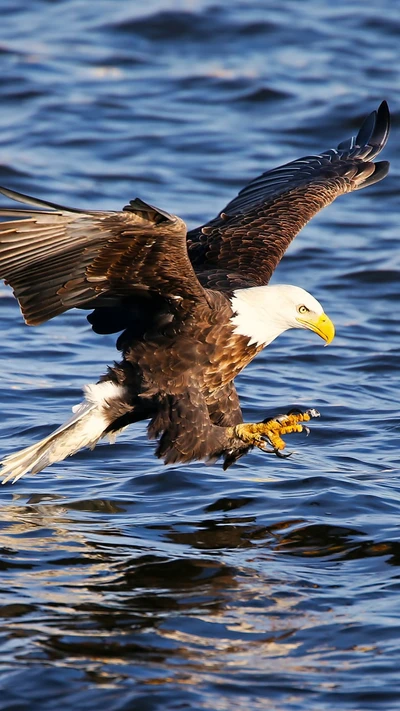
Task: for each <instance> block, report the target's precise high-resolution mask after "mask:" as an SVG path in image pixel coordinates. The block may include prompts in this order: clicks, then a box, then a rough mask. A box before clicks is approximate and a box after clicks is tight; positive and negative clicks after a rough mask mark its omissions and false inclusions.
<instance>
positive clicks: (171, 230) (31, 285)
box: [0, 188, 205, 325]
mask: <svg viewBox="0 0 400 711" xmlns="http://www.w3.org/2000/svg"><path fill="white" fill-rule="evenodd" d="M0 192H2V193H3V194H4V195H5V196H6V197H9V198H12V199H13V200H18V201H19V202H24V203H26V204H28V205H32V206H34V207H35V208H36V207H40V208H44V209H42V210H37V209H16V208H15V209H8V208H0V217H1V218H6V220H5V221H3V222H0V278H2V279H4V280H5V281H6V283H9V284H10V285H11V286H12V288H13V290H14V294H15V296H16V297H17V299H18V301H19V303H20V306H21V310H22V313H23V315H24V318H25V320H26V322H27V323H28V324H31V325H36V324H39V323H42V322H43V321H46V320H48V319H50V318H53V317H54V316H57V315H58V314H60V313H62V312H64V311H66V310H67V309H70V308H73V307H75V306H84V305H85V304H86V303H87V302H93V301H95V300H96V298H98V297H99V295H106V296H108V297H109V298H110V299H111V298H113V297H126V296H128V297H129V295H131V294H133V293H135V294H137V292H138V291H140V290H149V291H154V292H156V293H158V294H161V295H163V296H165V297H172V298H175V299H176V298H178V299H186V300H189V301H190V300H199V299H204V298H205V292H204V289H203V288H202V286H201V285H200V283H199V281H198V279H197V277H196V275H195V272H194V270H193V267H192V265H191V263H190V261H189V258H188V254H187V247H186V225H185V223H184V222H183V221H182V220H181V219H179V218H178V217H176V216H174V215H170V214H169V213H167V212H163V211H162V210H158V209H157V208H154V207H153V206H151V205H147V204H146V203H144V202H143V201H141V200H139V199H136V200H132V201H131V202H130V204H129V205H127V206H126V207H125V208H124V209H123V211H122V212H107V211H88V212H85V211H83V210H75V209H71V208H64V207H62V206H60V205H56V204H54V203H46V202H44V201H42V200H37V199H36V198H30V197H28V196H25V195H22V194H20V193H16V192H14V191H11V190H8V189H6V188H0ZM10 217H14V218H16V219H12V220H10V219H7V218H10Z"/></svg>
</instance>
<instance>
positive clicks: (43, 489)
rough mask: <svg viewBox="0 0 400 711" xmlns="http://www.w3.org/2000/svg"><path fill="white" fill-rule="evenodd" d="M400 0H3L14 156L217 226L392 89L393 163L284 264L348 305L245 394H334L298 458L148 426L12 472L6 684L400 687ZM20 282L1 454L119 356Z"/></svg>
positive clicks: (329, 307)
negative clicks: (162, 433)
mask: <svg viewBox="0 0 400 711" xmlns="http://www.w3.org/2000/svg"><path fill="white" fill-rule="evenodd" d="M399 30H400V26H399V11H398V6H397V3H395V2H393V0H381V2H380V3H365V2H358V1H355V0H353V1H348V0H338V1H336V2H323V1H320V2H318V1H317V0H309V1H308V2H301V3H300V2H295V0H281V1H280V2H279V3H278V2H268V1H262V0H246V2H245V1H244V0H243V1H242V2H240V1H239V0H234V1H233V2H229V3H228V2H223V1H222V0H215V1H214V2H208V1H207V0H181V1H180V2H178V0H177V1H176V2H173V1H172V0H170V1H168V0H158V1H157V0H148V2H146V3H144V2H138V1H137V2H134V1H133V0H132V1H130V2H129V1H128V0H121V1H120V2H107V1H106V0H98V1H97V2H89V1H86V2H85V0H69V1H68V0H60V1H59V2H50V1H48V2H45V1H44V0H30V2H26V1H23V0H3V2H2V7H1V29H0V52H1V55H0V66H1V72H0V96H1V110H0V129H1V130H0V180H1V183H2V184H6V185H8V186H9V187H11V188H14V189H17V190H21V191H23V192H27V193H30V194H34V195H38V196H42V197H44V198H48V199H50V200H53V201H59V202H61V203H64V204H71V205H75V206H81V207H91V208H102V207H106V208H107V207H109V208H115V209H119V208H121V207H122V206H123V205H124V204H126V202H127V200H129V199H130V198H133V197H135V196H136V195H139V196H141V197H142V198H143V199H144V200H147V201H149V202H152V203H154V204H156V205H159V206H160V207H162V208H165V209H167V210H170V211H172V212H175V213H178V214H179V215H181V216H182V217H184V218H185V219H186V220H187V222H188V224H189V225H190V226H191V227H192V226H195V225H196V224H198V223H199V222H201V221H204V219H205V218H209V217H212V216H213V215H214V214H215V213H216V212H217V211H218V210H220V209H221V208H222V207H223V206H224V204H225V203H226V202H227V201H228V200H229V199H230V198H231V197H232V196H233V195H234V194H235V192H236V191H237V190H238V189H239V188H240V187H241V186H242V185H244V184H245V183H246V181H247V180H248V179H250V178H251V177H253V176H255V175H257V174H259V173H261V172H263V171H264V170H266V169H268V168H270V167H273V166H275V165H278V164H279V163H282V162H284V161H287V160H290V159H293V158H296V157H299V156H301V155H304V154H307V153H310V152H317V151H319V150H323V149H325V148H328V147H330V146H334V145H336V143H337V142H338V141H340V140H342V139H344V138H347V137H348V136H349V135H351V134H352V133H354V132H355V131H356V130H357V128H358V126H359V124H360V122H361V120H362V118H363V117H364V116H365V115H366V114H367V113H369V112H370V111H371V110H372V109H374V108H375V107H376V106H377V105H378V103H379V102H380V101H381V100H382V99H384V98H386V99H387V100H388V101H389V104H390V106H391V109H392V112H393V114H394V128H393V131H392V134H391V138H390V142H389V145H388V147H387V149H386V151H385V154H384V156H383V157H384V158H385V159H390V160H391V161H392V170H391V173H390V176H389V177H388V178H387V179H386V180H385V181H384V182H383V183H380V184H379V185H377V186H375V187H373V188H372V189H370V190H366V191H363V192H361V193H353V194H351V195H349V196H345V197H343V198H341V199H340V200H339V201H338V202H337V203H335V204H334V205H333V206H332V207H330V208H329V209H327V210H325V211H324V212H323V213H321V214H320V215H319V216H318V217H317V218H316V219H314V220H313V222H312V224H310V225H309V226H308V227H307V228H306V229H305V230H304V232H303V233H302V234H301V236H300V237H299V238H298V239H297V240H296V242H295V243H294V244H293V245H292V247H291V249H290V250H289V253H288V255H287V256H286V258H285V259H284V261H283V262H282V263H281V265H280V266H279V269H278V270H277V273H276V281H279V282H286V283H294V284H298V285H301V286H303V287H305V288H307V289H309V290H310V291H311V292H312V293H313V294H314V295H315V296H316V297H317V298H318V299H319V300H321V301H322V303H323V304H324V306H325V308H326V311H327V312H328V313H329V314H330V315H331V317H332V318H333V320H334V321H335V323H336V326H337V338H336V339H335V341H334V343H333V344H332V346H330V347H329V348H327V349H324V348H322V347H321V344H320V342H319V340H318V339H317V338H316V337H315V336H313V334H309V333H306V332H304V333H301V332H291V333H288V334H286V335H284V336H282V337H281V338H280V339H278V341H276V342H275V343H274V344H273V345H271V346H270V347H269V348H268V349H267V350H266V351H265V353H264V354H262V355H261V356H260V357H259V358H258V359H257V361H256V362H254V363H253V365H252V366H251V367H249V368H248V369H247V370H246V371H245V373H244V374H243V375H242V376H241V377H240V378H239V380H238V387H239V391H240V394H241V398H242V402H243V403H244V411H245V416H246V419H249V420H253V419H257V420H258V419H261V418H263V417H265V415H266V414H267V413H273V412H275V413H276V412H281V411H285V410H286V409H287V408H288V407H290V406H291V405H293V404H297V405H301V406H303V405H304V406H315V407H317V408H318V409H319V410H320V411H321V413H322V418H321V421H320V422H316V423H315V424H314V425H313V428H312V434H311V436H310V437H309V438H308V439H307V440H306V439H305V438H303V437H302V436H298V437H297V438H295V437H293V438H292V440H291V442H290V446H291V448H292V449H293V448H294V449H295V450H296V452H297V453H296V454H295V455H294V456H293V457H292V458H291V459H290V460H288V461H280V460H278V459H276V458H272V457H267V456H262V455H261V454H259V453H254V454H252V455H250V456H248V457H247V458H245V459H242V460H241V461H240V463H239V464H238V465H237V466H236V467H234V468H232V469H229V470H228V472H226V473H224V472H223V471H222V469H221V468H220V467H218V466H209V467H206V466H204V465H203V464H192V465H190V466H179V467H169V468H164V467H163V466H162V464H160V463H159V462H158V461H157V460H156V459H155V458H154V456H153V445H152V444H151V443H149V442H147V441H146V438H145V434H144V427H142V426H137V427H132V428H131V429H130V431H128V432H127V433H126V434H124V436H123V437H121V438H120V439H119V441H118V442H117V444H116V445H115V446H113V447H109V446H107V445H101V446H99V447H97V448H96V450H95V451H94V452H93V453H90V452H82V453H80V454H78V455H77V456H75V457H74V458H73V459H70V460H68V461H67V462H63V463H61V464H58V465H55V466H53V467H52V468H50V469H48V470H46V471H44V472H42V473H41V474H39V475H37V476H36V477H29V476H28V477H26V478H24V479H23V480H21V481H20V482H19V483H18V484H16V485H15V486H14V487H13V486H11V485H7V486H5V487H3V488H2V489H1V492H0V493H1V510H0V516H1V537H0V545H1V576H0V581H1V589H2V590H1V603H0V605H1V606H0V615H1V618H2V625H1V636H2V648H1V659H2V665H3V666H2V669H3V677H2V687H3V689H4V691H3V692H2V695H1V697H0V708H1V709H7V710H10V711H11V709H12V710H13V711H20V710H21V709H30V710H32V711H36V710H38V711H39V710H40V711H42V710H44V711H46V710H49V709H56V708H60V709H63V711H69V710H70V709H71V710H72V709H79V710H80V709H85V711H92V710H93V711H94V710H98V709H107V711H131V709H138V710H139V711H142V710H143V711H153V710H156V709H157V710H161V709H163V710H164V709H165V710H168V711H172V710H176V711H177V710H178V709H179V710H181V709H196V710H197V709H199V710H200V709H207V710H209V711H216V710H217V709H218V711H225V710H229V711H231V710H232V711H239V710H240V711H241V710H242V709H244V710H246V711H249V710H251V711H257V710H258V709H268V710H270V709H271V710H272V711H289V710H290V711H295V710H296V711H298V710H303V709H307V711H328V710H329V711H337V710H338V709H353V710H355V711H364V710H366V709H384V710H385V711H391V710H392V709H398V708H399V704H400V679H399V665H400V616H399V609H400V577H399V576H400V535H399V522H400V470H399V443H400V408H399V402H398V393H399V381H400V376H399V353H400V334H399V325H398V321H399V319H398V312H399V306H400V297H399V276H400V249H399V228H398V192H399V170H398V157H399V134H398V130H397V126H396V123H397V122H396V118H397V116H398V110H399V98H398V97H399V89H400V74H399V72H400V70H399V66H400V38H399ZM0 296H1V297H2V298H1V309H0V319H1V334H2V337H1V352H0V359H1V363H0V367H1V374H2V377H1V385H0V400H1V452H2V453H4V454H5V453H7V452H10V451H12V450H14V449H17V448H20V447H22V446H26V445H28V444H30V443H32V442H33V441H34V440H36V439H37V438H39V437H41V436H44V435H45V434H46V433H48V432H49V431H50V429H51V428H53V427H54V426H55V425H58V424H60V423H61V422H62V421H63V420H64V419H65V418H66V416H67V414H68V413H69V412H70V408H71V406H72V405H73V404H74V403H76V402H79V401H80V399H81V388H82V386H83V385H84V384H85V383H86V382H92V381H93V380H96V379H97V377H98V376H100V375H101V374H102V373H103V372H104V369H105V366H106V364H107V363H110V362H112V360H113V359H114V357H115V355H116V354H115V351H114V339H113V338H112V337H99V336H98V337H96V336H94V335H93V334H92V332H91V331H90V330H89V327H88V325H87V324H86V321H85V318H84V314H83V313H81V312H78V311H76V312H71V313H69V314H66V315H64V316H62V317H60V318H58V319H56V320H55V321H53V322H51V323H49V324H46V325H44V326H42V327H39V328H36V329H30V328H27V327H26V326H24V325H23V322H22V319H21V317H20V315H19V310H18V306H17V304H16V302H15V301H14V299H13V298H12V296H11V293H10V291H9V290H8V289H7V288H6V287H2V288H1V291H0Z"/></svg>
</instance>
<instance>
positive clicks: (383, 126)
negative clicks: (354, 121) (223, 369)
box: [188, 101, 390, 290]
mask: <svg viewBox="0 0 400 711" xmlns="http://www.w3.org/2000/svg"><path fill="white" fill-rule="evenodd" d="M389 127H390V116H389V109H388V106H387V103H386V102H385V101H384V102H382V104H381V105H380V107H379V109H378V111H374V112H372V113H371V114H370V115H369V116H368V117H367V118H366V119H365V121H364V123H363V124H362V126H361V128H360V130H359V132H358V134H357V136H356V137H355V138H354V137H353V138H351V139H348V140H346V141H343V142H342V143H340V144H339V146H338V148H337V149H330V150H327V151H325V152H324V153H321V155H317V156H306V157H304V158H300V159H298V160H295V161H292V162H291V163H287V164H286V165H283V166H280V167H278V168H275V169H273V170H270V171H268V172H266V173H264V174H263V175H260V176H259V177H258V178H256V179H255V180H253V181H252V182H251V183H249V185H246V187H244V188H243V190H241V191H240V192H239V194H238V195H237V197H235V198H234V199H233V200H232V201H231V202H230V203H229V204H228V205H227V206H226V207H225V208H224V210H223V212H222V213H220V215H218V217H216V218H215V219H213V220H211V221H210V222H208V223H207V224H206V225H203V226H202V227H199V228H197V229H195V230H192V231H191V232H189V233H188V247H189V256H190V259H191V261H192V263H193V264H194V266H195V269H196V271H197V273H198V275H199V278H200V281H201V282H202V283H203V284H204V285H206V286H208V287H210V288H218V289H220V290H232V289H234V288H238V287H241V286H251V285H257V284H267V283H268V281H269V279H270V277H271V275H272V273H273V271H274V270H275V268H276V266H277V265H278V263H279V262H280V260H281V259H282V257H283V255H284V253H285V251H286V249H287V248H288V246H289V244H290V243H291V242H292V240H293V239H294V238H295V236H296V235H297V234H298V232H299V231H300V230H301V229H302V227H304V225H305V224H306V223H307V222H308V221H309V220H310V219H311V218H312V217H313V216H314V215H315V214H316V213H317V212H318V211H319V210H321V209H322V208H323V207H325V206H326V205H329V204H330V203H332V202H333V200H335V199H336V198H337V197H338V196H339V195H342V194H343V193H346V192H351V191H353V190H359V189H361V188H364V187H367V186H369V185H373V184H374V183H375V182H378V181H379V180H382V178H384V177H385V175H386V174H387V172H388V169H389V163H387V162H379V163H374V162H373V160H374V158H375V157H376V156H377V155H378V153H379V152H380V151H381V150H382V148H383V147H384V146H385V144H386V141H387V138H388V135H389Z"/></svg>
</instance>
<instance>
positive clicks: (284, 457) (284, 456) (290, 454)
mask: <svg viewBox="0 0 400 711" xmlns="http://www.w3.org/2000/svg"><path fill="white" fill-rule="evenodd" d="M274 452H275V454H276V456H277V457H278V458H279V459H289V457H291V456H292V454H294V452H288V453H287V454H284V453H283V452H281V450H280V449H274Z"/></svg>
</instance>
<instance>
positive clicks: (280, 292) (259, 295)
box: [231, 284, 335, 346]
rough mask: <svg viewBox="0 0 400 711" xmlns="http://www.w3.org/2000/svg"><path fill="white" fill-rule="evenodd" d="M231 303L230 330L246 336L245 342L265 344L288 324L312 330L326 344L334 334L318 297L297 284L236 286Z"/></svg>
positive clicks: (285, 329)
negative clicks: (231, 326) (237, 287)
mask: <svg viewBox="0 0 400 711" xmlns="http://www.w3.org/2000/svg"><path fill="white" fill-rule="evenodd" d="M231 304H232V310H233V316H232V318H231V323H232V324H233V326H234V333H238V334H240V335H242V336H248V337H249V343H248V345H252V344H256V345H257V346H260V345H263V346H267V345H268V344H269V343H271V342H272V341H273V340H274V339H275V338H277V336H280V334H281V333H283V332H284V331H287V330H288V329H289V328H307V329H309V330H310V331H314V332H315V333H317V334H318V335H319V336H321V338H323V339H324V341H325V342H326V344H328V343H330V342H331V341H332V339H333V337H334V335H335V327H334V325H333V323H332V321H331V320H330V318H329V317H328V316H327V315H326V314H325V313H324V310H323V308H322V306H321V304H320V303H319V301H317V300H316V299H314V297H313V296H312V295H311V294H309V293H308V291H305V289H301V288H300V287H299V286H289V285H288V284H276V285H273V286H272V285H271V286H270V285H268V286H253V287H250V288H248V289H236V291H234V293H233V297H232V299H231Z"/></svg>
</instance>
